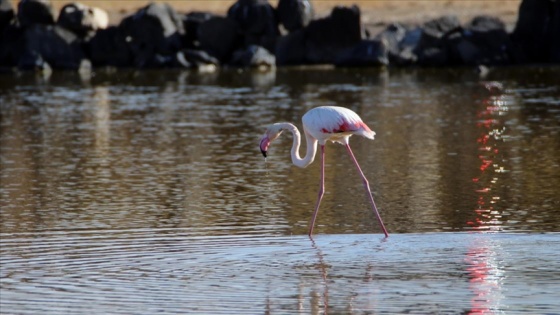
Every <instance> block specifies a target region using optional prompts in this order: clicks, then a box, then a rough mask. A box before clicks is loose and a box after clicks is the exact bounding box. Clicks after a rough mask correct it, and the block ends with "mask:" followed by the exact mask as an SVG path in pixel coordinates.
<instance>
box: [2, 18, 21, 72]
mask: <svg viewBox="0 0 560 315" xmlns="http://www.w3.org/2000/svg"><path fill="white" fill-rule="evenodd" d="M23 32H24V30H23V28H21V27H19V26H17V25H16V24H15V23H12V24H9V25H8V26H6V27H5V28H4V30H3V32H2V33H0V67H2V68H14V67H16V66H17V64H18V61H19V58H20V57H21V52H22V40H21V39H22V38H23Z"/></svg>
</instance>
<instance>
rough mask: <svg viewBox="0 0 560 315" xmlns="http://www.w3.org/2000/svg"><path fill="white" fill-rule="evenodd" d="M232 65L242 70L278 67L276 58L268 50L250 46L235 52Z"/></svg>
mask: <svg viewBox="0 0 560 315" xmlns="http://www.w3.org/2000/svg"><path fill="white" fill-rule="evenodd" d="M230 64H231V65H232V66H236V67H242V68H259V69H262V68H266V69H269V68H274V67H275V66H276V58H275V57H274V55H272V54H271V53H270V52H269V51H268V50H266V48H264V47H260V46H256V45H250V46H248V47H247V48H245V49H241V50H237V51H235V52H234V53H233V57H232V60H231V63H230Z"/></svg>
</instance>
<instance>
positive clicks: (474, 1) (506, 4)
mask: <svg viewBox="0 0 560 315" xmlns="http://www.w3.org/2000/svg"><path fill="white" fill-rule="evenodd" d="M72 1H75V0H53V1H52V3H53V5H54V6H55V10H56V12H58V11H59V10H60V8H61V7H62V6H64V5H65V4H67V3H70V2H72ZM14 2H15V1H14ZM78 2H81V3H84V4H87V5H90V6H96V7H99V8H102V9H104V10H107V11H108V12H109V14H110V22H111V24H117V23H118V22H119V21H120V19H122V17H123V16H126V15H129V14H131V13H133V12H134V11H136V10H137V9H138V8H141V7H142V6H145V5H146V4H147V3H149V1H146V0H144V1H140V0H116V1H109V0H81V1H78ZM155 2H166V3H168V4H170V5H171V6H172V7H173V8H175V9H176V10H177V11H179V12H182V13H187V12H191V11H209V12H213V13H218V14H225V13H226V12H227V9H228V8H229V7H230V6H231V5H232V4H233V3H235V1H234V0H229V1H224V0H167V1H155ZM270 3H271V4H272V5H274V6H276V4H277V1H276V0H271V1H270ZM311 3H312V4H313V5H314V7H315V10H316V12H317V15H318V16H319V17H320V16H325V15H328V13H329V12H330V10H331V9H332V8H333V7H334V6H337V5H346V6H349V5H352V4H357V5H358V6H359V7H360V8H361V10H362V21H363V22H364V23H365V24H366V25H368V27H374V28H375V27H382V26H383V25H386V24H387V23H391V22H406V23H420V22H424V21H427V20H429V19H432V18H436V17H439V16H442V15H445V14H454V15H457V16H458V17H459V19H460V20H461V21H462V22H467V21H469V20H470V19H472V18H473V17H474V16H476V15H481V14H487V15H493V16H497V17H499V18H501V19H502V20H503V21H504V22H506V24H507V25H508V27H509V28H510V29H511V28H512V27H513V25H514V24H515V21H516V20H517V12H518V10H519V4H520V3H521V0H342V1H341V0H338V1H334V0H311Z"/></svg>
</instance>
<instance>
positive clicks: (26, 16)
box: [17, 0, 54, 27]
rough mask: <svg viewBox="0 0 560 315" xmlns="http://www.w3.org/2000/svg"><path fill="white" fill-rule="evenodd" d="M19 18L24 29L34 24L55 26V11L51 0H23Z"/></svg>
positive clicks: (18, 13)
mask: <svg viewBox="0 0 560 315" xmlns="http://www.w3.org/2000/svg"><path fill="white" fill-rule="evenodd" d="M17 18H18V21H19V23H20V25H21V26H22V27H26V26H29V25H32V24H54V11H53V8H52V5H51V2H50V1H49V0H21V1H20V2H19V4H18V12H17Z"/></svg>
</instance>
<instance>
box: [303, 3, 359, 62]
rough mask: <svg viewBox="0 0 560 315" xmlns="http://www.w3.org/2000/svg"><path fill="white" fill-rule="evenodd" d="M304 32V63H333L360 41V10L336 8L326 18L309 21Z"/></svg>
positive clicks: (353, 7) (355, 7)
mask: <svg viewBox="0 0 560 315" xmlns="http://www.w3.org/2000/svg"><path fill="white" fill-rule="evenodd" d="M304 32H305V35H304V36H305V60H306V62H308V63H313V64H319V63H333V62H334V60H335V58H336V57H337V56H338V55H339V54H340V53H342V52H343V51H344V50H346V49H348V48H351V47H354V46H355V45H357V44H358V43H359V42H360V41H361V40H362V38H361V37H362V36H361V34H362V27H361V22H360V9H359V8H358V7H357V6H355V5H354V6H352V7H342V6H337V7H335V8H333V10H332V12H331V14H330V15H329V16H328V17H325V18H322V19H317V20H313V21H311V23H309V25H308V26H307V27H306V28H305V29H304Z"/></svg>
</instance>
